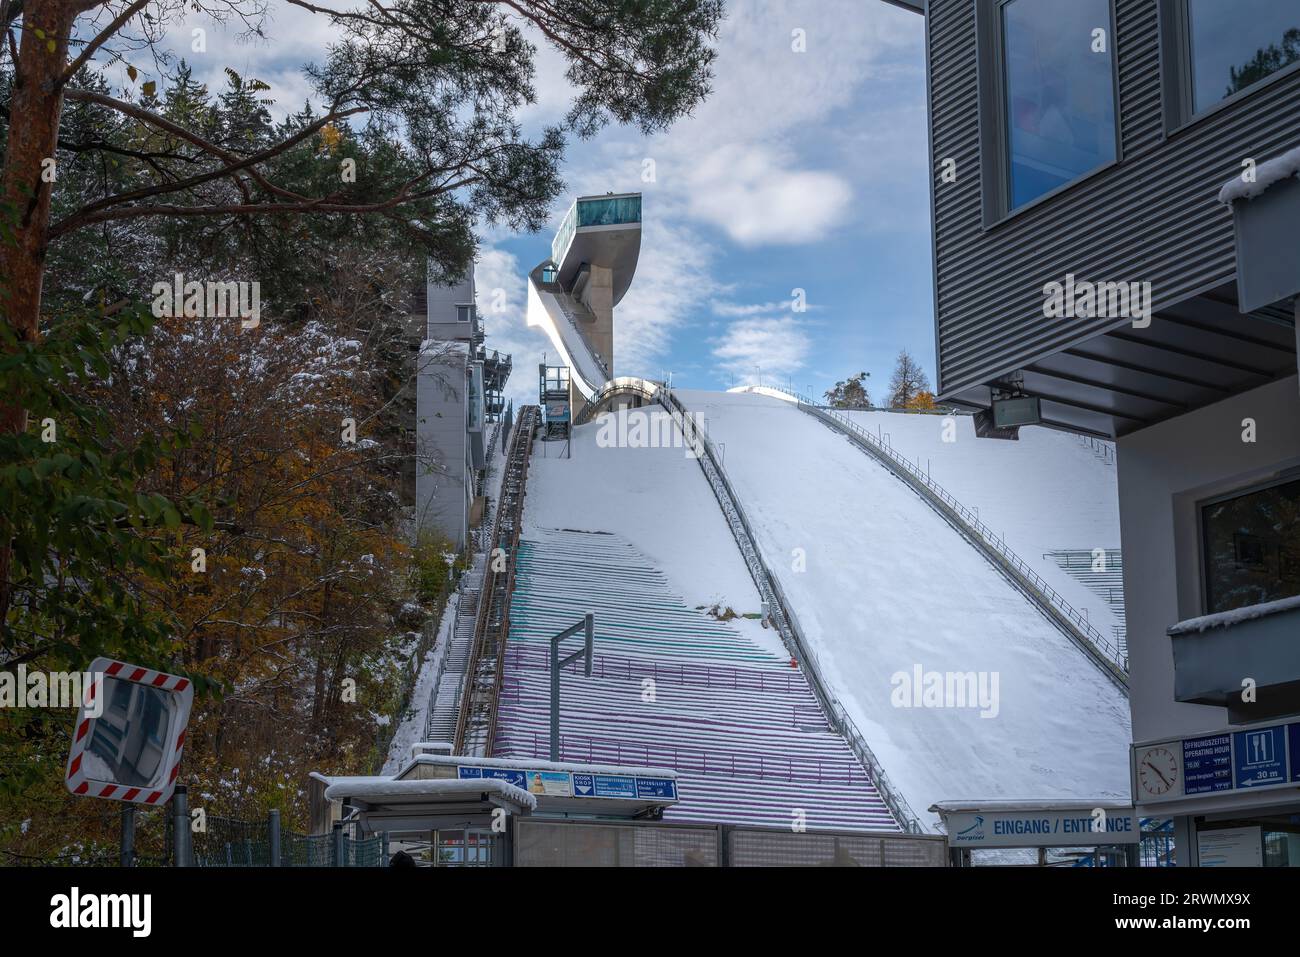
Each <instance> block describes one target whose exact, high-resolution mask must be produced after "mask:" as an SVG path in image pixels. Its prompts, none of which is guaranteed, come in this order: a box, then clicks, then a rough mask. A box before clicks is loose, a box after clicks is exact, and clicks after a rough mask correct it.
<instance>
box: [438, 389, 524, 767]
mask: <svg viewBox="0 0 1300 957" xmlns="http://www.w3.org/2000/svg"><path fill="white" fill-rule="evenodd" d="M540 420H541V409H539V408H538V407H537V406H534V405H530V406H525V407H524V408H522V409H521V410H520V412H519V420H518V422H517V424H516V425H515V431H514V435H513V437H512V440H511V443H510V451H509V454H508V455H507V457H506V460H505V463H504V468H505V471H504V473H503V474H502V476H501V497H500V500H499V501H498V503H497V510H496V520H495V522H494V523H493V526H492V535H491V537H490V538H489V539H488V541H487V543H486V549H485V551H486V554H485V558H486V561H487V565H486V569H485V571H484V574H483V586H482V594H481V595H480V599H479V602H478V605H479V608H478V616H477V619H476V621H475V624H474V634H473V639H472V642H471V646H470V656H469V661H468V662H467V663H466V668H465V683H464V691H463V692H462V694H461V706H460V713H459V715H458V717H457V721H456V732H455V738H454V750H453V753H454V754H469V755H476V756H481V757H487V756H491V754H492V745H493V739H494V737H495V734H496V720H497V701H498V700H499V698H500V695H501V664H502V654H503V652H504V649H505V642H506V636H507V634H508V632H509V628H510V593H511V592H512V591H513V589H514V575H515V550H516V547H517V546H518V544H519V531H520V527H521V525H522V523H523V514H524V493H525V486H526V484H527V481H528V460H529V457H530V456H531V455H532V448H533V434H534V433H535V432H536V431H537V426H538V423H539V422H540Z"/></svg>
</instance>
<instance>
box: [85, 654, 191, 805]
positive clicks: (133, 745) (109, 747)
mask: <svg viewBox="0 0 1300 957" xmlns="http://www.w3.org/2000/svg"><path fill="white" fill-rule="evenodd" d="M102 693H103V695H104V713H103V714H101V715H100V716H99V717H98V718H95V719H94V721H93V722H92V724H91V727H90V743H89V744H88V745H87V746H86V750H85V751H84V752H83V753H82V759H81V765H82V768H83V770H84V771H85V773H86V776H87V777H88V778H90V779H91V780H94V781H112V782H116V783H118V784H122V785H126V786H128V787H151V786H152V787H157V786H161V784H162V783H163V782H162V781H161V780H160V778H161V773H162V769H163V767H164V766H165V762H164V761H163V758H164V757H165V756H166V748H167V739H168V735H167V729H168V728H169V727H170V726H171V717H172V714H171V713H172V708H173V707H174V702H175V695H173V694H171V693H170V692H167V691H162V690H160V689H158V688H151V687H148V686H147V685H141V684H136V683H135V682H132V681H122V680H120V679H118V678H112V677H109V676H107V675H106V676H105V677H104V687H103V692H102Z"/></svg>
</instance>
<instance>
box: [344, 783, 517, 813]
mask: <svg viewBox="0 0 1300 957" xmlns="http://www.w3.org/2000/svg"><path fill="white" fill-rule="evenodd" d="M485 792H486V793H493V794H497V795H499V796H500V797H503V798H505V799H506V800H508V801H511V802H512V803H514V804H518V805H520V806H521V807H526V808H528V809H529V810H533V809H535V808H536V807H537V798H535V797H533V796H532V795H531V794H529V793H528V792H527V791H525V790H524V789H523V788H518V787H515V786H514V785H513V784H511V783H509V782H508V781H501V780H498V779H496V778H464V779H461V778H432V779H423V780H420V779H417V780H412V781H395V780H393V779H392V778H385V777H372V778H339V779H337V780H336V781H335V783H333V784H331V785H330V786H329V787H328V788H326V789H325V797H326V799H328V800H330V801H339V800H342V799H344V798H356V799H358V800H362V801H366V802H368V803H371V804H377V803H382V802H399V803H411V801H412V799H419V798H430V797H455V796H457V795H469V794H483V793H485Z"/></svg>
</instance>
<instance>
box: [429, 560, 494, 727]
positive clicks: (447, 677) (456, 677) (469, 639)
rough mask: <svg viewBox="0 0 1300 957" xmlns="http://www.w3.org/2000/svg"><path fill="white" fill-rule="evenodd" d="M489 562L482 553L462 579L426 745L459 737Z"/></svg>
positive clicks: (430, 713) (431, 709) (435, 684)
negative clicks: (458, 724) (475, 624)
mask: <svg viewBox="0 0 1300 957" xmlns="http://www.w3.org/2000/svg"><path fill="white" fill-rule="evenodd" d="M486 561H487V557H486V556H485V555H484V554H483V553H482V552H480V553H478V554H477V555H475V556H474V563H473V564H472V565H471V566H470V567H469V569H468V570H467V571H466V572H465V574H464V576H463V577H462V578H461V590H460V598H459V600H458V601H457V603H456V620H455V622H454V624H453V625H452V633H451V640H450V642H449V643H448V645H447V649H446V651H444V652H443V655H442V659H441V661H440V662H439V668H438V677H437V678H436V679H435V680H434V683H433V701H432V703H431V704H430V707H429V712H428V717H427V718H426V720H425V723H424V740H425V741H451V740H452V739H453V738H454V737H455V735H456V720H457V718H458V717H459V715H460V695H461V691H462V690H463V689H464V687H465V673H466V671H467V670H468V668H469V656H470V649H471V647H472V646H473V644H474V622H475V619H476V618H477V617H478V603H479V595H480V594H481V590H482V582H483V568H484V566H485V565H486Z"/></svg>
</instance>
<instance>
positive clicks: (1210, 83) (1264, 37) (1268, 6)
mask: <svg viewBox="0 0 1300 957" xmlns="http://www.w3.org/2000/svg"><path fill="white" fill-rule="evenodd" d="M1187 7H1188V11H1187V12H1188V16H1187V19H1188V26H1189V28H1190V34H1191V63H1192V104H1193V109H1194V110H1195V112H1197V113H1200V112H1201V111H1203V110H1206V109H1208V108H1209V107H1211V106H1213V105H1214V104H1215V103H1218V102H1219V101H1220V100H1222V99H1224V98H1226V97H1229V96H1231V95H1232V94H1234V93H1238V92H1240V91H1241V90H1244V89H1246V87H1248V86H1251V85H1253V84H1255V83H1258V82H1259V81H1260V80H1262V79H1264V78H1265V77H1266V76H1268V75H1269V74H1271V73H1276V72H1277V71H1278V70H1280V69H1282V68H1283V67H1285V66H1287V65H1288V64H1291V63H1294V62H1296V60H1300V0H1188V4H1187Z"/></svg>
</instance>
